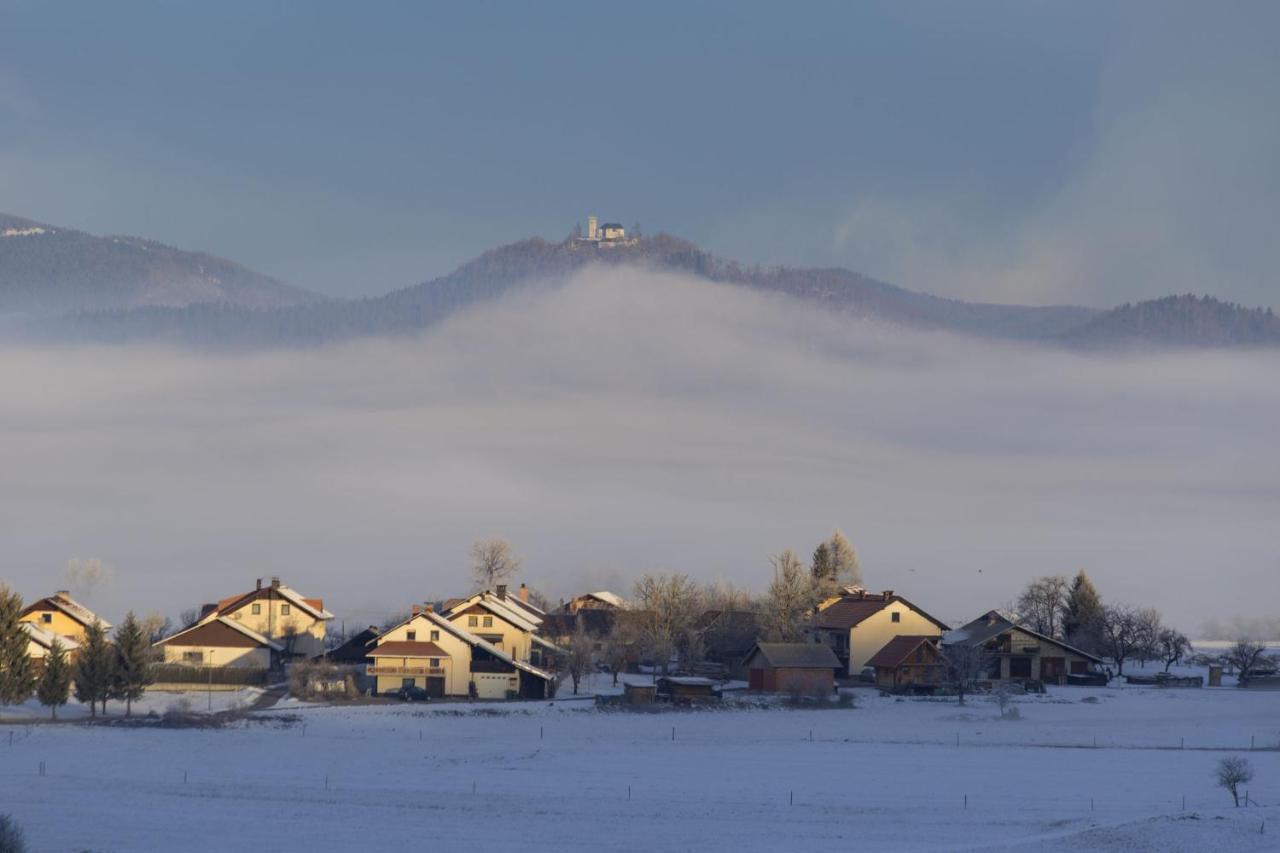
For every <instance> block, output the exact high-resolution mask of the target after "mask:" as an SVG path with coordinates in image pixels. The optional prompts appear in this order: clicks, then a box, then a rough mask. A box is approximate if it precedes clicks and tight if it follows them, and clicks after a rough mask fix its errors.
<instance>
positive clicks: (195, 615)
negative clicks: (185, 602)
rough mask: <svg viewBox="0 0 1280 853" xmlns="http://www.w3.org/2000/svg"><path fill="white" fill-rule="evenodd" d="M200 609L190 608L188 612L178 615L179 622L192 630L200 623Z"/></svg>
mask: <svg viewBox="0 0 1280 853" xmlns="http://www.w3.org/2000/svg"><path fill="white" fill-rule="evenodd" d="M200 610H201V608H199V607H188V608H187V609H186V610H184V611H182V612H181V613H179V614H178V621H179V622H181V623H182V627H183V628H190V627H191V626H192V625H194V624H196V623H197V622H199V621H200Z"/></svg>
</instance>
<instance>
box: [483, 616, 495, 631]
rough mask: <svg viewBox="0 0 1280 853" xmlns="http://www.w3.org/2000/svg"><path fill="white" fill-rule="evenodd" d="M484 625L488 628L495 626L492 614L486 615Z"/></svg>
mask: <svg viewBox="0 0 1280 853" xmlns="http://www.w3.org/2000/svg"><path fill="white" fill-rule="evenodd" d="M484 627H486V628H492V627H493V617H492V616H486V617H484Z"/></svg>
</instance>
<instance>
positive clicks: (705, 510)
mask: <svg viewBox="0 0 1280 853" xmlns="http://www.w3.org/2000/svg"><path fill="white" fill-rule="evenodd" d="M1278 371H1280V357H1278V356H1277V355H1276V354H1275V353H1271V352H1262V353H1258V352H1241V351H1223V352H1216V353H1204V352H1172V353H1171V352H1165V353H1148V354H1145V355H1139V354H1132V355H1115V354H1112V355H1106V356H1101V355H1083V354H1078V353H1071V352H1066V351H1061V350H1057V349H1052V348H1044V347H1035V346H1032V345H1026V346H1021V345H1013V344H993V343H990V342H982V341H975V340H972V339H960V338H951V337H947V336H945V335H936V334H926V333H919V332H907V331H903V330H901V329H887V328H881V327H877V326H874V325H864V324H856V323H855V324H854V325H853V326H852V327H851V326H850V321H849V320H847V319H846V318H841V317H834V316H831V315H829V314H825V313H821V312H820V311H819V310H818V309H815V308H812V307H810V306H807V305H805V304H803V303H798V302H793V301H789V300H788V299H787V298H786V297H782V296H772V295H768V294H761V293H756V292H753V291H750V290H746V289H742V288H733V287H728V286H724V285H715V284H711V283H708V282H706V281H702V280H691V279H686V278H681V277H677V276H671V275H657V274H653V273H645V272H640V271H634V270H625V269H596V268H591V269H587V270H585V271H583V272H582V273H580V274H579V275H577V276H576V277H575V278H573V279H572V280H570V281H569V282H568V283H566V284H564V285H562V286H559V287H557V288H554V289H536V290H529V291H525V292H523V293H521V294H518V295H513V296H511V297H508V298H504V299H502V300H498V301H495V302H491V303H486V304H484V305H481V306H479V307H477V308H475V309H473V310H470V311H467V312H464V313H462V314H459V315H456V316H454V317H452V318H451V319H449V320H448V321H446V322H445V323H443V324H442V325H439V326H436V327H433V328H432V329H430V330H428V331H427V332H426V333H425V334H423V335H422V336H420V337H417V338H396V339H387V340H366V341H360V342H355V343H350V344H346V345H343V346H336V347H330V348H321V349H310V350H283V351H256V352H251V353H240V354H221V355H211V354H208V353H203V352H199V351H194V350H180V349H172V350H171V349H163V348H156V347H151V346H146V347H111V348H94V347H69V348H40V349H24V348H17V347H14V346H11V347H8V348H5V349H3V350H0V388H3V389H5V398H4V399H5V402H6V405H5V406H3V407H0V438H2V439H3V440H0V470H2V471H4V488H3V489H0V539H2V540H3V541H4V543H5V553H4V562H3V576H4V579H5V581H7V582H8V583H9V584H10V585H12V586H13V587H15V588H16V589H17V590H18V591H19V592H20V593H21V594H22V595H23V596H24V597H26V598H28V599H30V598H34V597H36V596H38V595H45V594H48V592H49V591H50V590H51V589H56V588H70V589H72V590H73V593H74V594H76V595H78V596H80V597H82V598H84V599H85V600H86V601H88V602H90V603H92V604H93V605H94V606H95V607H98V608H101V609H102V611H103V613H104V615H106V616H107V618H111V619H118V618H119V617H121V616H122V615H123V613H124V611H125V610H126V609H129V608H133V609H136V610H138V611H139V612H143V613H145V612H148V611H151V610H158V611H160V612H162V613H165V614H168V615H170V616H173V617H176V616H177V615H178V614H179V613H180V612H181V611H182V610H184V609H187V608H190V607H194V606H198V605H199V604H201V603H203V602H205V601H214V600H217V599H219V598H221V597H225V596H227V595H232V594H234V593H235V592H237V591H240V590H244V589H249V588H251V587H252V585H253V582H254V579H255V578H259V577H263V578H266V577H270V576H273V575H275V576H280V577H281V578H282V579H283V580H284V582H285V583H288V584H290V585H292V586H294V587H295V588H297V589H299V590H300V591H302V592H303V593H304V594H306V595H308V596H316V597H323V598H324V599H325V602H326V606H328V607H329V609H331V610H332V611H333V612H335V613H336V614H338V616H339V618H340V619H342V620H346V624H347V625H348V627H353V626H360V627H362V626H363V625H366V624H370V623H372V624H381V623H382V622H383V620H385V619H386V618H387V617H389V616H390V615H392V614H394V613H398V612H401V611H404V610H405V609H407V607H408V604H409V603H410V602H415V601H423V600H432V601H435V600H440V599H442V598H445V597H449V596H453V595H457V594H460V593H465V592H467V591H468V590H469V582H470V581H469V558H468V550H469V547H470V545H471V543H472V541H474V540H476V539H479V538H486V537H491V536H502V537H506V538H507V539H509V540H510V541H511V542H512V544H513V546H514V548H515V550H516V552H517V553H518V554H519V555H520V556H522V557H523V558H524V568H523V570H522V573H521V575H520V576H519V578H518V579H519V580H522V581H526V582H528V583H529V584H530V585H531V586H533V587H534V588H535V589H538V590H540V591H542V592H544V593H545V594H546V595H548V596H550V597H551V599H552V601H553V602H554V601H556V600H558V599H559V598H562V597H567V596H571V595H573V594H576V593H579V592H582V591H585V590H593V589H601V588H603V589H611V590H614V591H617V592H620V593H622V594H624V595H625V594H628V593H630V592H631V590H632V588H633V583H634V581H635V580H636V579H637V578H638V577H639V576H640V575H641V574H643V573H646V572H682V573H687V574H688V575H690V576H691V577H693V578H694V579H696V580H697V581H699V582H702V583H711V582H715V581H717V580H721V581H728V582H731V583H733V584H735V585H738V586H740V587H745V588H747V589H751V590H754V591H755V592H763V591H764V590H765V589H766V588H767V586H768V583H769V580H770V579H771V577H772V574H771V572H772V570H771V568H770V563H769V558H770V556H771V555H774V554H777V553H779V552H780V551H782V550H783V549H785V548H791V549H794V550H795V551H796V552H797V553H799V554H801V555H808V554H809V553H810V552H811V551H812V549H813V548H814V546H815V545H816V544H817V543H818V542H820V541H822V540H823V539H825V538H826V537H827V536H829V535H830V533H831V532H832V530H833V529H835V528H840V529H841V530H842V531H843V532H844V533H845V534H846V535H847V536H848V537H849V538H850V540H851V541H853V543H854V544H855V546H856V547H857V548H858V549H859V553H860V556H861V560H862V564H863V570H864V574H865V578H866V583H867V585H868V586H869V587H870V588H871V589H873V590H883V589H893V590H896V591H898V592H899V593H900V594H902V595H905V596H906V597H907V598H908V599H909V600H911V601H913V602H915V603H916V604H917V605H918V606H920V607H922V608H924V609H925V610H926V611H928V612H930V613H932V614H934V615H935V616H937V617H938V618H941V619H944V620H947V621H949V622H951V623H953V624H960V623H962V622H964V621H967V620H969V619H972V618H975V617H976V616H978V615H980V614H981V613H984V612H986V611H987V610H990V609H991V608H993V607H999V606H1005V605H1007V604H1008V603H1010V602H1011V601H1012V600H1013V599H1014V598H1015V597H1016V595H1017V593H1018V592H1019V591H1020V590H1021V588H1022V587H1023V585H1024V584H1025V583H1026V582H1027V581H1028V580H1030V579H1031V578H1033V577H1035V576H1038V575H1043V574H1059V573H1061V574H1074V573H1075V572H1076V571H1079V570H1084V571H1086V572H1088V573H1089V575H1090V576H1091V577H1092V578H1093V579H1094V581H1095V583H1096V585H1097V586H1098V588H1099V590H1100V591H1101V593H1102V595H1103V598H1104V600H1105V601H1107V602H1108V603H1129V604H1132V605H1138V606H1153V607H1157V608H1159V609H1160V610H1162V611H1163V612H1164V614H1165V616H1166V618H1167V619H1168V620H1169V621H1170V622H1171V623H1172V624H1174V625H1175V626H1177V627H1179V628H1181V629H1182V630H1183V631H1185V632H1186V633H1188V634H1190V635H1193V636H1197V635H1199V634H1200V632H1201V631H1202V630H1203V629H1204V627H1205V626H1206V624H1207V623H1209V622H1210V620H1214V621H1216V622H1217V623H1218V624H1219V625H1223V626H1227V627H1226V628H1225V629H1224V630H1226V631H1228V632H1229V633H1228V634H1227V637H1226V638H1227V639H1230V638H1232V636H1233V633H1230V632H1233V631H1234V630H1235V629H1234V628H1233V627H1231V626H1235V625H1263V626H1270V627H1269V628H1266V629H1265V630H1267V631H1274V632H1280V622H1278V621H1277V619H1276V616H1277V614H1276V612H1275V607H1274V605H1275V602H1276V601H1277V598H1278V594H1280V556H1278V555H1280V551H1278V550H1277V548H1276V547H1275V546H1276V525H1275V519H1276V518H1277V517H1280V450H1278V449H1277V445H1276V442H1275V437H1274V425H1275V424H1276V423H1277V422H1280V396H1278V395H1277V394H1276V393H1274V387H1275V383H1274V381H1273V380H1274V377H1275V376H1276V375H1277V372H1278ZM1242 620H1252V621H1242ZM1251 630H1252V629H1251ZM1274 636H1280V633H1275V634H1274Z"/></svg>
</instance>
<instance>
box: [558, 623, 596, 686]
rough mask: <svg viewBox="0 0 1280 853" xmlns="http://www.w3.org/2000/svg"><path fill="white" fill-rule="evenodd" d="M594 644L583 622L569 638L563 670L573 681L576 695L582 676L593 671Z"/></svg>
mask: <svg viewBox="0 0 1280 853" xmlns="http://www.w3.org/2000/svg"><path fill="white" fill-rule="evenodd" d="M594 646H595V643H594V641H592V639H591V638H590V637H589V636H587V632H586V631H585V630H583V627H582V623H581V622H579V623H578V626H577V627H576V628H575V629H574V631H573V636H571V637H570V638H569V647H568V648H567V649H565V655H564V658H563V664H562V672H563V673H564V674H565V675H567V676H569V680H570V681H572V682H573V695H574V696H577V695H578V683H579V682H580V681H582V677H583V676H584V675H586V674H588V673H589V672H591V668H592V666H594V665H595V649H594Z"/></svg>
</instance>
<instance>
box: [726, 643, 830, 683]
mask: <svg viewBox="0 0 1280 853" xmlns="http://www.w3.org/2000/svg"><path fill="white" fill-rule="evenodd" d="M743 666H744V667H745V668H746V670H747V686H748V688H749V689H751V690H762V691H765V692H768V693H802V694H805V695H808V696H813V695H817V694H819V693H821V694H823V695H829V694H831V693H832V692H834V691H835V671H836V670H837V669H839V668H840V661H839V660H838V659H837V658H836V656H835V653H834V652H833V651H831V649H830V648H828V647H827V646H824V645H822V644H821V643H756V644H755V645H754V646H753V647H752V648H751V650H750V651H749V652H748V653H747V656H746V661H745V663H744V664H743Z"/></svg>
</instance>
